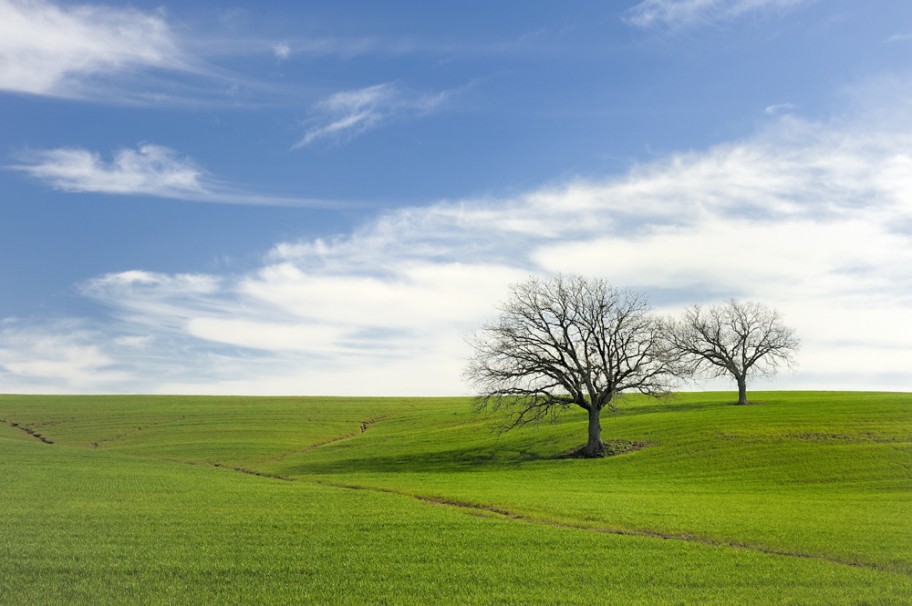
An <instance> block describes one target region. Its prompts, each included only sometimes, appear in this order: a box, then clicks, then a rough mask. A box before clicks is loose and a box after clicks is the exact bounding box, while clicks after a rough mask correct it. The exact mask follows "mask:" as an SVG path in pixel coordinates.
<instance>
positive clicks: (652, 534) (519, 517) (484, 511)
mask: <svg viewBox="0 0 912 606" xmlns="http://www.w3.org/2000/svg"><path fill="white" fill-rule="evenodd" d="M314 482H315V483H316V484H320V485H321V486H329V487H333V488H343V489H347V490H366V491H370V492H379V493H385V494H394V495H399V496H403V497H410V498H413V499H415V500H418V501H421V502H423V503H431V504H433V505H443V506H446V507H454V508H459V509H465V510H474V511H476V512H477V513H478V514H479V515H484V516H490V515H491V514H495V515H497V516H499V517H502V518H505V519H509V520H514V521H517V522H524V523H527V524H538V525H541V526H551V527H555V528H570V529H573V530H586V531H589V532H598V533H602V534H613V535H619V536H630V537H645V538H652V539H662V540H665V541H686V542H689V543H699V544H701V545H706V546H709V547H728V548H731V549H743V550H746V551H753V552H755V553H763V554H766V555H775V556H782V557H789V558H799V559H803V560H820V561H823V562H829V563H831V564H838V565H840V566H849V567H852V568H866V569H869V570H875V571H877V572H887V573H892V574H899V575H903V576H912V571H909V570H906V569H904V568H899V567H893V566H887V565H883V564H877V563H872V562H861V561H857V560H848V559H843V558H838V557H833V556H829V555H824V554H819V553H807V552H801V551H789V550H784V549H773V548H769V547H764V546H762V545H756V544H750V543H741V542H738V541H724V540H718V539H713V538H710V537H705V536H698V535H691V534H680V533H679V534H675V533H665V532H659V531H655V530H633V529H626V528H607V527H604V526H591V525H586V524H578V523H573V522H568V521H565V520H555V519H550V518H541V517H531V516H528V515H525V514H521V513H517V512H515V511H510V510H507V509H504V508H502V507H497V506H494V505H484V504H479V503H470V502H468V501H460V500H457V499H451V498H448V497H438V496H432V495H421V494H412V493H408V492H403V491H400V490H395V489H392V488H381V487H374V486H361V485H357V484H341V483H337V482H327V481H325V480H314Z"/></svg>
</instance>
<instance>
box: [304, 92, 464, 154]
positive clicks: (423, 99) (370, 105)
mask: <svg viewBox="0 0 912 606" xmlns="http://www.w3.org/2000/svg"><path fill="white" fill-rule="evenodd" d="M448 97H449V94H448V93H445V92H441V93H436V94H415V93H409V92H407V91H405V90H403V89H402V88H400V87H398V86H396V85H394V84H391V83H383V84H376V85H374V86H368V87H365V88H360V89H356V90H349V91H341V92H338V93H334V94H332V95H330V96H329V97H326V98H325V99H323V100H321V101H320V102H318V103H317V104H316V105H315V106H314V108H313V117H312V118H311V119H310V120H309V126H308V128H307V130H306V132H305V133H304V136H303V137H302V138H301V139H300V140H298V141H297V142H296V143H295V144H294V145H293V146H292V149H300V148H302V147H306V146H308V145H311V144H313V143H315V142H317V141H321V140H329V141H335V142H342V141H347V140H350V139H353V138H355V137H357V136H359V135H362V134H364V133H365V132H367V131H369V130H371V129H374V128H377V127H379V126H380V125H382V124H384V123H387V122H390V121H393V120H397V119H404V118H407V117H418V116H423V115H426V114H428V113H431V112H433V111H435V110H437V109H438V108H439V107H440V106H441V105H442V104H443V103H444V102H445V101H446V100H447V98H448Z"/></svg>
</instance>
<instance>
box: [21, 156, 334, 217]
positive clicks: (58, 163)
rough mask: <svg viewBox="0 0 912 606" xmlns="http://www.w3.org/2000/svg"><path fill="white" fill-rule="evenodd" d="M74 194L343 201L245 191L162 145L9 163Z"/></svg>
mask: <svg viewBox="0 0 912 606" xmlns="http://www.w3.org/2000/svg"><path fill="white" fill-rule="evenodd" d="M7 168H9V169H11V170H16V171H20V172H22V173H25V174H26V175H28V176H30V177H32V178H34V179H37V180H39V181H42V182H44V183H46V184H48V185H49V186H51V187H52V188H54V189H56V190H59V191H64V192H70V193H99V194H108V195H120V196H153V197H157V198H170V199H175V200H188V201H194V202H215V203H220V204H255V205H269V206H301V207H324V208H325V207H339V206H342V204H341V203H338V202H330V201H322V200H315V199H307V198H296V197H284V196H270V195H264V194H259V193H255V192H249V191H244V190H243V189H240V188H237V187H235V186H232V185H231V184H229V183H225V182H222V181H220V180H218V179H215V178H214V177H213V176H212V175H211V174H209V173H208V172H207V171H205V170H204V169H202V168H201V167H200V166H199V165H198V164H197V163H196V162H194V161H193V160H192V159H190V158H188V157H185V156H181V155H180V154H179V153H177V152H176V151H175V150H173V149H170V148H168V147H164V146H161V145H154V144H151V143H143V144H140V145H139V146H137V147H136V149H128V148H122V149H118V150H115V151H114V153H113V154H112V157H111V160H110V161H106V160H104V159H103V158H102V157H101V155H99V154H98V153H95V152H92V151H89V150H87V149H82V148H58V149H48V150H39V151H33V152H29V153H25V154H22V155H21V156H20V157H19V163H18V164H14V165H11V166H8V167H7Z"/></svg>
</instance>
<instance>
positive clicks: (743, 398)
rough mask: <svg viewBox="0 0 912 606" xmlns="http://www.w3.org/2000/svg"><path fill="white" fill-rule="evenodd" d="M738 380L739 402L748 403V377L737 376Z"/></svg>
mask: <svg viewBox="0 0 912 606" xmlns="http://www.w3.org/2000/svg"><path fill="white" fill-rule="evenodd" d="M737 380H738V404H747V379H745V378H744V377H737Z"/></svg>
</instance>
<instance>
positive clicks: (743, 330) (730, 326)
mask: <svg viewBox="0 0 912 606" xmlns="http://www.w3.org/2000/svg"><path fill="white" fill-rule="evenodd" d="M672 325H673V329H672V331H671V333H670V334H671V338H672V341H673V343H674V346H675V347H676V348H677V349H678V350H679V351H680V353H681V354H682V358H683V360H684V361H685V362H686V363H688V364H689V366H690V370H691V371H692V372H695V373H697V372H702V373H704V374H706V375H708V376H713V377H725V376H731V377H732V378H733V379H734V380H735V382H736V383H737V384H738V404H747V380H748V379H749V378H750V377H752V376H755V375H760V376H771V375H774V374H776V372H777V371H778V370H779V367H780V366H782V365H783V364H784V365H786V366H791V365H792V364H793V363H794V361H795V352H796V351H797V349H798V345H799V341H798V338H797V337H796V336H795V334H794V331H793V330H792V329H791V328H788V327H786V326H784V325H783V324H782V319H781V317H780V316H779V313H778V312H777V311H775V310H774V309H771V308H769V307H766V306H764V305H761V304H759V303H752V302H745V303H742V302H738V301H735V300H734V299H732V300H730V301H728V302H726V303H724V304H722V305H713V306H710V307H705V308H704V307H700V306H699V305H695V306H693V307H691V308H689V309H687V310H686V311H685V312H684V315H683V317H682V318H681V319H680V320H678V321H675V322H673V324H672Z"/></svg>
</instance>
